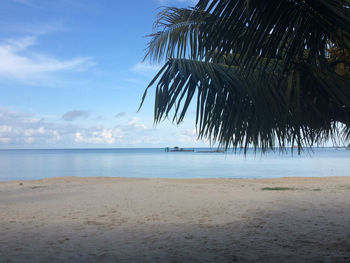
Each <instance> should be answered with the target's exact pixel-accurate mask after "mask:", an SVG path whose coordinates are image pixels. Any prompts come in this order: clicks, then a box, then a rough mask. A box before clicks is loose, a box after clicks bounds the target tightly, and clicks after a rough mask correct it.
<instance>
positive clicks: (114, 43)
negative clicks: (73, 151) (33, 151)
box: [0, 0, 208, 149]
mask: <svg viewBox="0 0 350 263" xmlns="http://www.w3.org/2000/svg"><path fill="white" fill-rule="evenodd" d="M164 5H168V6H177V7H186V6H192V5H194V1H192V0H136V1H115V0H55V1H47V0H1V2H0V14H1V15H0V91H1V96H0V148H3V149H4V148H78V147H89V148H90V147H165V146H174V145H179V146H208V143H206V142H202V141H197V140H196V133H195V125H194V118H195V116H194V109H193V108H192V109H191V110H190V111H189V113H188V115H187V118H186V120H185V122H184V123H183V124H181V125H180V126H176V125H174V124H172V123H171V122H170V121H165V122H163V123H161V124H160V125H158V126H156V127H154V126H153V96H152V94H150V96H149V97H148V98H147V101H146V103H145V105H144V107H143V108H142V109H141V112H139V113H137V109H138V106H139V104H140V101H141V97H142V94H143V92H144V89H145V87H146V86H147V84H148V82H149V81H150V79H151V78H152V76H154V75H155V73H156V71H157V68H158V66H157V65H150V64H148V63H142V62H141V61H142V59H143V57H144V54H145V48H146V45H147V41H148V40H147V38H146V37H145V36H146V35H148V34H150V33H152V24H153V21H154V20H155V17H156V14H157V12H158V11H157V8H159V7H160V6H164ZM153 92H154V90H152V91H151V93H153Z"/></svg>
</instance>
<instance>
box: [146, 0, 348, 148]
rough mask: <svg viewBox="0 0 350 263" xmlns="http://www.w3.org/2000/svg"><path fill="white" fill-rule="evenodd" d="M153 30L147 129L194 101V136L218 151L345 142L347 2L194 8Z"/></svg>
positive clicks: (170, 12)
mask: <svg viewBox="0 0 350 263" xmlns="http://www.w3.org/2000/svg"><path fill="white" fill-rule="evenodd" d="M155 27H156V28H157V29H158V31H157V32H156V33H155V34H153V35H151V41H150V43H149V46H148V53H147V56H148V57H150V58H151V59H154V60H156V61H160V60H161V59H164V60H166V63H165V65H164V66H163V68H162V69H161V70H160V72H159V73H158V74H157V76H156V77H155V78H154V79H153V80H152V82H151V83H150V85H149V86H148V88H147V89H146V91H145V94H144V97H143V99H142V102H143V101H144V99H145V96H146V93H147V90H148V89H149V88H150V87H152V86H154V85H155V86H156V101H155V116H154V118H155V122H156V123H157V122H159V121H162V120H163V119H164V118H167V117H169V115H170V114H173V121H175V122H176V123H180V122H181V121H183V119H184V116H185V114H186V111H187V109H188V107H189V105H190V103H191V101H192V100H194V99H196V102H197V114H196V116H197V117H196V123H197V127H198V132H199V138H209V139H211V140H213V141H218V142H219V143H220V145H221V146H223V147H226V148H228V147H231V146H233V147H234V148H237V147H244V148H245V149H247V147H248V146H250V145H253V146H254V147H255V148H257V147H259V148H262V149H263V150H266V149H271V148H273V147H275V146H276V143H277V145H278V146H280V147H282V148H284V147H286V146H287V145H294V144H298V146H299V148H300V147H301V146H312V145H313V144H315V143H317V144H318V143H323V142H325V141H327V140H329V139H333V140H335V139H338V138H343V139H345V140H348V139H349V138H350V133H349V131H350V128H349V127H350V88H349V87H350V73H349V65H350V63H349V62H350V60H349V57H350V56H349V54H350V53H349V51H350V48H349V47H350V46H349V39H350V38H349V37H348V36H350V9H349V2H348V1H340V0H333V1H321V0H314V1H307V0H300V1H297V0H295V1H290V0H284V1H282V0H280V1H272V0H269V1H253V0H251V1H243V0H225V1H224V0H213V1H205V0H200V1H199V3H198V4H197V6H196V7H195V8H192V9H177V8H166V9H164V10H163V11H162V12H161V13H160V15H159V18H158V20H157V21H156V24H155Z"/></svg>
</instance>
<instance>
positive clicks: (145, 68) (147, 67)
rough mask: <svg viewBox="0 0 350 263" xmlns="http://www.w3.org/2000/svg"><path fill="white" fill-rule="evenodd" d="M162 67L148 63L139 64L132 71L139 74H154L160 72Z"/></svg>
mask: <svg viewBox="0 0 350 263" xmlns="http://www.w3.org/2000/svg"><path fill="white" fill-rule="evenodd" d="M161 68H162V67H161V66H160V65H153V64H150V63H148V62H139V63H137V64H136V65H134V66H133V67H132V68H131V71H133V72H136V73H138V74H143V75H145V74H154V73H156V72H157V71H159V70H160V69H161Z"/></svg>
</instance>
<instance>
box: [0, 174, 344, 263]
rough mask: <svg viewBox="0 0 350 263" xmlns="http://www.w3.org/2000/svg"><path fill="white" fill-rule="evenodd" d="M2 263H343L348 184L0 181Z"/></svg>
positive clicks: (66, 179)
mask: <svg viewBox="0 0 350 263" xmlns="http://www.w3.org/2000/svg"><path fill="white" fill-rule="evenodd" d="M266 188H267V189H266ZM0 262H350V177H328V178H281V179H188V180H177V179H122V178H76V177H62V178H54V179H45V180H38V181H23V182H20V181H12V182H1V183H0Z"/></svg>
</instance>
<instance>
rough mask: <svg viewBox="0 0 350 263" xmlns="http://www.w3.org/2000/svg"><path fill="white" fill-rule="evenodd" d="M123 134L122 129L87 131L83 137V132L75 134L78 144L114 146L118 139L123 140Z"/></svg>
mask: <svg viewBox="0 0 350 263" xmlns="http://www.w3.org/2000/svg"><path fill="white" fill-rule="evenodd" d="M122 137H123V135H122V132H121V130H120V129H118V128H115V129H113V130H112V129H102V130H93V131H91V130H90V131H85V134H84V135H83V134H82V132H76V133H75V142H76V143H87V144H113V143H115V142H116V140H117V139H119V138H122Z"/></svg>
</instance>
